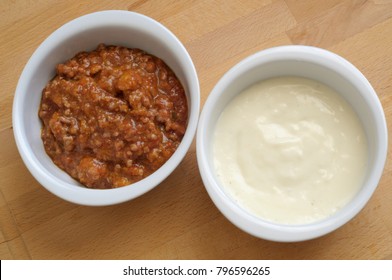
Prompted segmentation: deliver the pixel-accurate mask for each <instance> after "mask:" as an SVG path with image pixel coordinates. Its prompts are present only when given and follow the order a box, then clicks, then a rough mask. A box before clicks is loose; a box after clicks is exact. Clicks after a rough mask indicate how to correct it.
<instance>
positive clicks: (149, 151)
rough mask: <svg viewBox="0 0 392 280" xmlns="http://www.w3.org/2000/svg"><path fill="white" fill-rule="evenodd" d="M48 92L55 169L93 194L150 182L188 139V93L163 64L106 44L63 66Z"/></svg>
mask: <svg viewBox="0 0 392 280" xmlns="http://www.w3.org/2000/svg"><path fill="white" fill-rule="evenodd" d="M56 70H57V75H56V76H55V77H54V78H53V79H52V80H51V81H50V82H49V83H48V84H47V85H46V87H45V88H44V89H43V92H42V100H41V106H40V110H39V117H40V118H41V120H42V123H43V128H42V140H43V143H44V147H45V150H46V152H47V153H48V155H49V156H50V157H51V158H52V160H53V161H54V163H55V164H56V165H57V166H59V167H60V168H61V169H63V170H65V171H66V172H67V173H68V174H70V175H71V176H72V177H73V178H75V179H76V180H78V181H79V182H80V183H82V184H83V185H85V186H87V187H89V188H97V189H106V188H116V187H121V186H125V185H128V184H131V183H134V182H136V181H139V180H141V179H143V178H144V177H146V176H148V175H150V174H151V173H153V172H154V171H155V170H157V169H158V168H159V167H160V166H162V165H163V164H164V163H165V162H166V161H167V160H168V159H169V158H170V157H171V155H172V154H173V153H174V152H175V150H176V149H177V147H178V145H179V144H180V142H181V139H182V137H183V135H184V133H185V130H186V125H187V119H188V109H187V100H186V96H185V92H184V88H183V87H182V85H181V83H180V82H179V80H178V79H177V77H176V76H175V74H174V73H173V71H172V70H171V69H170V68H169V67H168V66H167V65H166V64H165V63H164V62H163V61H162V60H161V59H159V58H157V57H155V56H152V55H150V54H147V53H145V52H144V51H141V50H138V49H129V48H125V47H118V46H104V45H100V46H98V48H97V49H96V50H94V51H92V52H82V53H79V54H77V55H76V56H75V57H74V58H72V59H70V60H69V61H67V62H66V63H64V64H59V65H58V66H57V69H56Z"/></svg>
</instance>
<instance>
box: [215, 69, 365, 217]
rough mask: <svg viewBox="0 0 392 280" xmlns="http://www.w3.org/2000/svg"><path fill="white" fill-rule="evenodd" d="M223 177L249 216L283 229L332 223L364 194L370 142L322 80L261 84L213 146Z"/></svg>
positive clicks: (239, 102)
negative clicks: (325, 220)
mask: <svg viewBox="0 0 392 280" xmlns="http://www.w3.org/2000/svg"><path fill="white" fill-rule="evenodd" d="M213 156H214V164H215V169H216V175H217V176H218V178H219V180H220V181H221V185H222V186H223V187H224V189H225V190H227V191H228V193H229V194H230V195H231V196H232V198H233V199H234V200H236V201H238V203H239V204H240V205H241V206H242V207H243V208H245V209H247V210H248V211H249V212H251V213H253V214H254V215H256V216H258V217H261V218H263V219H265V220H269V221H273V222H277V223H283V224H306V223H311V222H315V221H318V220H321V219H323V218H326V217H328V216H330V215H332V214H333V213H335V212H336V211H337V210H339V209H340V208H342V207H343V206H345V205H346V204H347V203H348V202H349V201H350V200H351V199H352V198H353V197H354V196H355V194H356V193H357V192H358V191H359V188H360V185H361V182H362V180H363V178H364V173H365V172H366V162H367V142H366V136H365V133H364V131H363V128H362V126H361V124H360V121H359V119H358V117H357V116H356V114H355V113H354V111H353V109H352V108H351V107H350V106H349V105H348V104H347V102H346V101H345V100H344V99H343V98H341V97H340V96H339V95H338V94H337V93H336V92H335V91H333V90H332V89H331V88H329V87H327V86H325V85H323V84H320V83H318V82H316V81H313V80H309V79H304V78H296V77H281V78H274V79H269V80H266V81H262V82H259V83H257V84H255V85H253V86H251V87H250V88H248V89H246V90H245V91H243V92H242V93H241V94H239V95H238V96H237V97H236V98H234V99H233V100H232V101H231V102H230V103H229V105H228V106H227V107H226V108H225V109H224V111H223V113H222V115H221V116H220V118H219V120H218V123H217V125H216V131H215V135H214V141H213Z"/></svg>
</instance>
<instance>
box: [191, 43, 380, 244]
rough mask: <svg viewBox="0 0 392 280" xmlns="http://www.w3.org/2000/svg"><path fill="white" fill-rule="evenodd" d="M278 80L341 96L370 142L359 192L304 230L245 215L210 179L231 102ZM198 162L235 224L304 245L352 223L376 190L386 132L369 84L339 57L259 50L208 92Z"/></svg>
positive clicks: (302, 49) (293, 49)
mask: <svg viewBox="0 0 392 280" xmlns="http://www.w3.org/2000/svg"><path fill="white" fill-rule="evenodd" d="M278 76H302V77H305V78H310V79H314V80H317V81H319V82H322V83H324V84H326V85H328V86H329V87H331V88H333V89H335V90H336V91H337V92H339V93H340V94H341V95H342V96H343V97H344V98H345V99H346V100H347V101H348V102H349V104H351V106H352V107H353V109H354V110H355V112H356V113H357V114H358V116H359V119H360V121H361V122H362V124H363V127H364V129H365V132H366V135H367V140H368V146H369V147H368V150H369V151H368V152H369V154H368V169H367V172H366V177H365V180H364V183H363V186H362V188H361V189H360V191H359V192H358V193H357V195H356V196H355V197H354V199H353V200H352V201H351V202H350V203H349V204H348V205H347V206H346V207H344V208H342V209H341V210H340V211H338V212H337V213H336V214H335V215H333V216H331V217H329V218H327V219H324V220H321V221H319V222H315V223H311V224H306V225H282V224H276V223H272V222H268V221H265V220H263V219H260V218H257V217H255V216H254V215H252V214H250V213H248V212H247V211H245V210H244V209H243V208H241V207H240V206H239V205H237V204H236V202H234V200H233V199H231V198H230V196H229V195H228V194H227V193H226V192H225V191H224V189H223V188H222V187H221V186H220V183H219V181H218V180H217V178H216V176H215V174H214V166H213V160H212V144H211V143H212V138H213V133H214V127H215V124H216V122H217V120H218V118H219V116H220V114H221V112H222V110H223V109H224V108H225V107H226V105H227V104H228V103H229V102H230V101H231V100H232V99H233V97H234V96H235V95H236V94H238V93H240V92H241V91H242V90H244V89H245V88H247V87H249V86H250V85H252V84H253V83H255V82H257V81H261V80H264V79H268V78H272V77H278ZM196 147H197V160H198V165H199V169H200V173H201V175H202V179H203V182H204V185H205V187H206V189H207V191H208V194H209V195H210V197H211V199H212V200H213V202H214V203H215V205H216V206H217V207H218V209H219V210H220V211H221V212H222V213H223V215H224V216H226V218H228V219H229V220H230V221H231V222H232V223H233V224H235V225H236V226H237V227H239V228H240V229H242V230H244V231H246V232H248V233H250V234H252V235H254V236H257V237H260V238H264V239H268V240H273V241H282V242H290V241H302V240H307V239H312V238H316V237H319V236H322V235H324V234H327V233H329V232H331V231H333V230H335V229H337V228H338V227H340V226H342V225H343V224H345V223H347V222H348V221H349V220H350V219H352V218H353V217H354V216H355V215H356V214H357V213H358V212H359V211H360V210H361V209H362V208H363V207H364V206H365V204H366V203H367V201H368V200H369V199H370V197H371V196H372V194H373V192H374V190H375V189H376V187H377V185H378V182H379V180H380V177H381V174H382V172H383V168H384V164H385V160H386V155H387V128H386V122H385V116H384V112H383V109H382V107H381V104H380V101H379V99H378V97H377V95H376V93H375V91H374V90H373V88H372V86H371V85H370V83H369V82H368V81H367V79H366V78H365V77H364V76H363V75H362V74H361V73H360V71H359V70H358V69H357V68H355V67H354V66H353V65H352V64H351V63H349V62H348V61H347V60H345V59H343V58H342V57H340V56H338V55H336V54H334V53H331V52H329V51H326V50H322V49H319V48H314V47H307V46H282V47H276V48H271V49H267V50H264V51H260V52H258V53H256V54H254V55H252V56H250V57H248V58H246V59H244V60H242V61H241V62H240V63H238V64H237V65H235V66H234V67H233V68H232V69H230V70H229V71H228V72H227V73H226V74H225V75H224V76H223V77H222V78H221V79H220V81H219V82H218V83H217V85H216V86H215V87H214V89H213V90H212V92H211V93H210V95H209V97H208V99H207V101H206V103H205V105H204V108H203V111H202V114H201V116H200V120H199V127H198V132H197V146H196Z"/></svg>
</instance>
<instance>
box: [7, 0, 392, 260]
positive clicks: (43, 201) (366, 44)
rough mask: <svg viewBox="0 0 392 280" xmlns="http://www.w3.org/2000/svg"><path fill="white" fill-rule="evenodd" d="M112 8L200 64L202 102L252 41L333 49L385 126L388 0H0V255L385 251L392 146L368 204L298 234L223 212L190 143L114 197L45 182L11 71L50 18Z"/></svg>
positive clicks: (259, 255)
mask: <svg viewBox="0 0 392 280" xmlns="http://www.w3.org/2000/svg"><path fill="white" fill-rule="evenodd" d="M108 9H122V10H132V11H136V12H140V13H143V14H145V15H148V16H150V17H152V18H154V19H156V20H158V21H160V22H161V23H163V24H164V25H166V26H167V27H168V28H169V29H170V30H172V31H173V33H175V34H176V35H177V36H178V37H179V39H180V40H181V41H182V42H183V43H184V45H185V47H186V48H187V49H188V51H189V53H190V55H191V57H192V58H193V60H194V63H195V65H196V68H197V71H198V75H199V79H200V85H201V96H202V99H201V101H202V104H204V102H205V100H206V98H207V96H208V94H209V92H210V91H211V89H212V87H213V86H214V84H215V83H216V82H217V80H218V79H219V78H220V77H221V76H222V75H223V73H224V72H225V71H227V70H228V69H229V68H230V67H231V66H233V65H234V64H235V63H237V62H238V61H239V60H241V59H242V58H244V57H246V56H248V55H250V54H252V53H254V52H256V51H259V50H262V49H265V48H268V47H272V46H277V45H286V44H307V45H314V46H318V47H323V48H326V49H328V50H331V51H333V52H336V53H338V54H340V55H342V56H344V57H346V58H347V59H348V60H349V61H351V62H352V63H353V64H354V65H356V66H357V67H358V68H359V69H360V70H361V71H362V72H363V73H364V74H365V76H367V77H368V79H369V80H370V82H371V83H372V85H373V86H374V88H375V90H376V91H377V93H378V95H379V97H380V99H381V102H382V104H383V107H384V110H385V114H386V116H387V121H388V126H389V130H390V131H392V128H391V126H390V125H391V120H392V93H391V90H392V87H391V84H392V1H388V0H373V1H351V0H347V1H337V0H326V1H324V0H323V1H322V0H320V1H317V0H311V1H297V0H286V1H283V0H276V1H274V0H263V1H251V0H242V1H224V0H221V1H208V0H201V1H175V0H171V1H160V0H159V1H150V0H139V1H113V0H105V1H82V0H78V1H55V0H37V1H32V0H0V81H1V82H0V191H1V192H0V228H1V231H0V258H1V259H30V258H31V259H392V165H391V161H390V159H391V150H392V149H390V152H389V153H388V159H389V160H388V161H387V165H386V168H385V171H384V174H383V177H382V179H381V182H380V184H379V187H378V189H377V191H376V192H375V194H374V196H373V198H372V199H371V201H370V202H369V204H368V205H367V206H366V208H365V209H364V210H363V211H362V212H361V213H360V214H359V215H358V216H357V217H356V218H354V219H353V220H352V221H351V222H349V223H348V224H347V225H345V226H344V227H342V228H340V229H339V230H337V231H335V232H333V233H331V234H329V235H327V236H325V237H322V238H318V239H315V240H311V241H307V242H302V243H289V244H283V243H274V242H269V241H264V240H260V239H257V238H254V237H252V236H250V235H248V234H246V233H244V232H242V231H240V230H239V229H237V228H236V227H235V226H233V225H232V224H231V223H230V222H228V221H227V220H226V219H225V218H224V217H223V216H222V215H221V214H220V212H219V211H218V210H217V209H216V207H215V206H214V205H213V203H212V202H211V200H210V198H209V197H208V195H207V193H206V191H205V189H204V186H203V184H202V181H201V178H200V175H199V171H198V168H197V164H196V155H195V145H194V144H193V145H192V147H191V149H190V151H189V152H188V154H187V156H186V158H185V159H184V161H183V162H182V163H181V165H180V166H179V167H178V168H177V169H176V171H175V172H174V173H173V174H172V175H171V176H170V177H169V178H168V179H167V180H166V181H165V182H163V183H162V184H161V185H160V186H158V187H157V188H156V189H154V190H153V191H151V192H149V193H147V194H146V195H144V196H142V197H140V198H138V199H136V200H133V201H130V202H127V203H123V204H121V205H116V206H110V207H102V208H94V207H83V206H78V205H73V204H71V203H68V202H64V201H62V200H60V199H59V198H57V197H55V196H54V195H52V194H50V193H49V192H48V191H46V190H45V189H44V188H43V187H41V186H40V185H39V184H38V183H37V182H36V181H35V180H34V179H33V177H32V176H31V175H30V174H29V172H28V171H27V169H26V168H25V166H24V164H23V162H22V160H21V158H20V156H19V154H18V152H17V149H16V146H15V142H14V138H13V132H12V123H11V110H12V101H13V96H14V91H15V87H16V84H17V81H18V78H19V75H20V74H21V71H22V69H23V67H24V65H25V64H26V62H27V60H28V59H29V57H30V56H31V55H32V53H33V52H34V50H35V49H36V48H37V47H38V45H39V44H40V43H41V42H42V41H43V40H44V39H45V38H46V37H47V36H48V35H49V34H50V33H51V32H53V31H54V30H55V29H57V28H58V27H60V26H61V25H62V24H64V23H66V22H67V21H69V20H71V19H74V18H76V17H78V16H81V15H84V14H87V13H90V12H94V11H99V10H108Z"/></svg>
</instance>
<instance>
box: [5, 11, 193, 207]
mask: <svg viewBox="0 0 392 280" xmlns="http://www.w3.org/2000/svg"><path fill="white" fill-rule="evenodd" d="M131 19H132V20H131ZM136 22H137V24H138V28H140V27H139V25H142V24H145V25H148V26H154V27H155V28H156V29H157V30H159V32H161V33H160V34H163V35H162V37H163V38H165V39H164V40H166V41H169V42H170V43H171V44H172V45H173V46H175V47H176V50H177V51H179V54H178V55H179V56H180V57H181V59H182V60H184V63H183V65H187V67H186V68H187V70H186V72H187V73H188V71H189V73H188V74H187V75H189V76H190V77H191V81H190V83H189V89H188V90H189V92H188V112H189V117H188V124H187V129H186V132H185V135H184V137H183V139H182V141H181V143H180V145H179V147H178V148H177V150H176V151H175V153H174V154H173V155H172V156H171V157H170V158H169V160H168V161H167V162H166V163H165V164H164V165H163V166H162V167H160V168H159V169H158V170H157V171H155V172H154V173H153V174H151V175H149V176H148V177H146V178H144V179H142V180H140V181H138V182H136V183H133V184H131V185H128V186H124V187H120V188H115V189H103V190H101V189H89V188H85V187H82V186H80V187H79V186H76V185H75V184H70V183H67V182H64V181H62V180H60V179H58V178H57V177H56V176H55V175H53V174H50V173H49V172H48V171H46V169H45V167H44V166H43V165H42V164H41V163H40V162H39V160H38V159H37V158H36V157H35V156H34V155H33V153H32V151H31V146H30V144H29V140H28V139H27V136H26V134H25V131H24V124H23V117H22V116H23V114H21V113H20V112H21V109H22V108H23V103H24V95H25V93H26V85H27V83H28V82H27V81H29V80H30V79H32V78H33V74H32V73H31V71H30V70H31V69H32V68H34V66H36V65H37V64H38V63H39V62H40V61H41V60H42V59H43V58H44V57H45V54H46V53H48V51H50V50H51V49H53V47H54V46H55V44H56V42H58V40H60V41H64V40H65V39H66V38H68V36H72V35H76V34H79V33H80V32H83V31H86V30H89V29H95V28H99V27H105V26H107V25H113V24H114V25H116V26H117V25H118V26H124V27H128V28H136ZM151 32H152V31H151ZM155 32H156V31H155ZM150 34H153V33H150ZM151 36H153V35H151ZM81 51H82V50H81ZM199 111H200V86H199V80H198V76H197V72H196V68H195V66H194V63H193V61H192V59H191V57H190V55H189V53H188V51H187V50H186V48H185V47H184V45H183V44H182V43H181V41H180V40H179V39H178V38H177V37H176V36H175V35H174V34H173V33H172V32H171V31H170V30H169V29H168V28H167V27H165V26H164V25H163V24H161V23H160V22H158V21H156V20H154V19H152V18H150V17H148V16H145V15H143V14H140V13H136V12H132V11H125V10H105V11H99V12H94V13H90V14H86V15H82V16H80V17H78V18H75V19H73V20H71V21H69V22H67V23H65V24H64V25H62V26H61V27H59V28H58V29H57V30H55V31H54V32H52V33H51V34H50V35H49V36H48V37H47V38H46V39H45V40H44V41H43V42H42V43H41V44H40V45H39V46H38V48H37V49H36V50H35V51H34V53H33V54H32V56H31V57H30V59H29V60H28V62H27V63H26V65H25V67H24V69H23V71H22V74H21V75H20V78H19V80H18V83H17V86H16V89H15V95H14V100H13V107H12V125H13V132H14V138H15V142H16V146H17V149H18V151H19V154H20V155H21V157H22V160H23V162H24V164H25V166H26V167H27V169H28V170H29V171H30V173H31V174H32V175H33V177H34V178H35V179H36V180H37V181H38V182H39V183H40V184H41V185H42V186H43V187H45V188H46V189H47V190H48V191H50V192H51V193H53V194H55V195H56V196H58V197H60V198H62V199H64V200H66V201H69V202H72V203H75V204H80V205H87V206H106V205H113V204H118V203H122V202H125V201H128V200H131V199H134V198H136V197H138V196H140V195H142V194H144V193H146V192H148V191H150V190H152V189H153V188H155V187H156V186H157V185H159V184H160V183H161V182H162V181H163V180H165V179H166V178H167V177H168V176H169V175H170V174H171V173H172V172H173V171H174V169H175V168H176V167H177V166H178V165H179V164H180V162H181V161H182V159H183V158H184V157H185V155H186V153H187V152H188V150H189V147H190V146H191V144H192V141H193V138H194V136H195V133H196V129H197V124H198V117H199ZM37 115H38V113H37ZM75 182H76V181H75Z"/></svg>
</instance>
